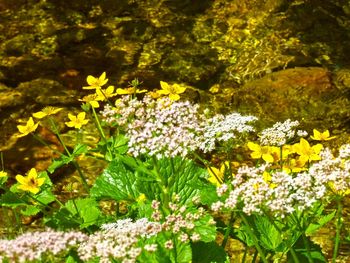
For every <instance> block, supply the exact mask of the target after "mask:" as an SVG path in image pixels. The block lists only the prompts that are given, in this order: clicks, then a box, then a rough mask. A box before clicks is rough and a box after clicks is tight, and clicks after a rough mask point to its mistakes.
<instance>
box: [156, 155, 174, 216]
mask: <svg viewBox="0 0 350 263" xmlns="http://www.w3.org/2000/svg"><path fill="white" fill-rule="evenodd" d="M152 162H153V166H154V171H155V174H156V177H157V179H158V180H157V181H158V182H160V183H161V189H162V200H163V209H165V212H166V213H168V212H169V202H170V196H169V189H168V180H167V178H165V177H164V176H162V174H161V173H160V170H159V166H158V160H157V158H156V157H155V156H152Z"/></svg>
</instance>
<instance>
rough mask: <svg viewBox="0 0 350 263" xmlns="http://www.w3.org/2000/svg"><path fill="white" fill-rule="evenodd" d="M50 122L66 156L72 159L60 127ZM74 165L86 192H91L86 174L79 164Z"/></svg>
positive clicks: (74, 163)
mask: <svg viewBox="0 0 350 263" xmlns="http://www.w3.org/2000/svg"><path fill="white" fill-rule="evenodd" d="M49 120H50V122H51V126H52V129H53V132H54V133H55V134H56V136H57V138H58V140H59V141H60V143H61V144H62V146H63V148H64V151H65V152H66V154H67V155H68V156H69V157H71V156H72V154H71V152H70V151H69V150H68V148H67V146H66V144H65V143H64V141H63V139H62V137H61V134H60V132H59V129H58V127H57V125H56V123H55V121H54V120H53V119H52V118H49ZM39 138H40V137H39ZM40 139H41V138H40ZM44 144H45V145H47V144H46V143H45V142H44ZM60 155H62V153H60ZM72 164H73V166H74V167H75V168H76V169H77V171H78V174H79V176H80V178H81V180H82V183H83V187H84V189H85V191H86V192H87V193H88V192H89V185H88V183H87V179H86V177H85V175H84V173H83V172H82V170H81V168H80V166H79V164H78V163H77V162H76V161H75V160H73V161H72Z"/></svg>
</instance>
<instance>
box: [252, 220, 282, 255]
mask: <svg viewBox="0 0 350 263" xmlns="http://www.w3.org/2000/svg"><path fill="white" fill-rule="evenodd" d="M254 221H255V227H256V229H257V230H258V232H259V240H260V243H261V244H262V245H263V246H264V247H265V248H266V249H269V250H273V251H275V250H276V249H277V247H278V246H279V245H281V243H282V242H283V239H282V237H281V235H280V233H279V231H278V230H277V229H276V227H275V226H274V225H273V224H272V223H271V222H270V220H269V219H268V218H267V217H265V216H259V215H257V216H256V217H255V220H254Z"/></svg>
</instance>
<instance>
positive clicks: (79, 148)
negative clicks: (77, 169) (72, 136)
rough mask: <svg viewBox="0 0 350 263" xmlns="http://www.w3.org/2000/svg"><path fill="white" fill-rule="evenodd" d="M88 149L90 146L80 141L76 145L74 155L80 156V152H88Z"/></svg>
mask: <svg viewBox="0 0 350 263" xmlns="http://www.w3.org/2000/svg"><path fill="white" fill-rule="evenodd" d="M87 151H88V147H87V145H86V144H81V143H78V144H77V145H76V146H75V147H74V149H73V152H72V155H73V156H75V157H76V156H79V155H80V154H83V153H86V152H87Z"/></svg>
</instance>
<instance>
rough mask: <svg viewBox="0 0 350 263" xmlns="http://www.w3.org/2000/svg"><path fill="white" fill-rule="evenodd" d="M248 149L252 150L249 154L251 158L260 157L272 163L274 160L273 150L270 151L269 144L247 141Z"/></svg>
mask: <svg viewBox="0 0 350 263" xmlns="http://www.w3.org/2000/svg"><path fill="white" fill-rule="evenodd" d="M247 146H248V148H249V150H251V151H253V152H252V153H251V154H250V156H251V157H252V158H253V159H260V158H262V159H263V160H264V161H265V162H268V163H273V162H274V160H275V159H274V156H273V152H272V151H271V148H270V147H269V146H260V145H259V144H256V143H253V142H248V144H247Z"/></svg>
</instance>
